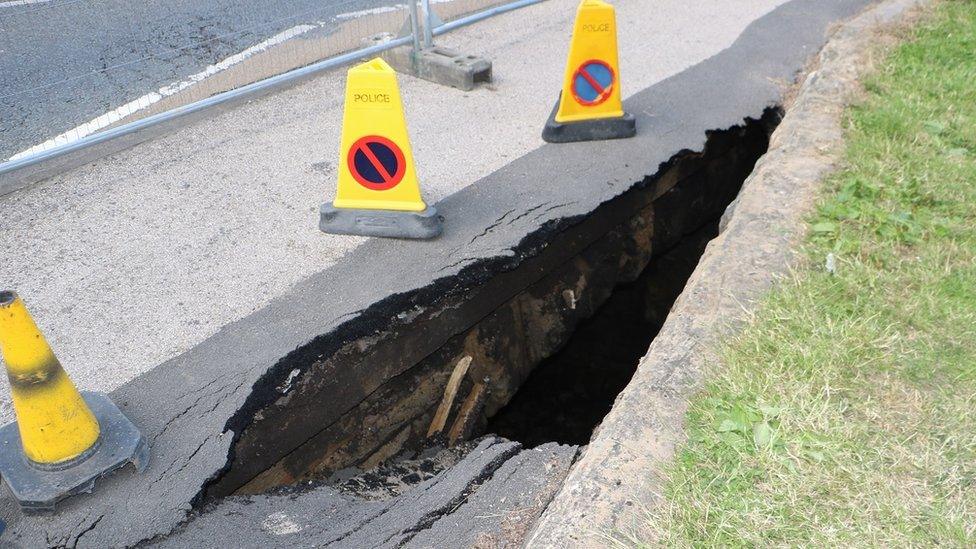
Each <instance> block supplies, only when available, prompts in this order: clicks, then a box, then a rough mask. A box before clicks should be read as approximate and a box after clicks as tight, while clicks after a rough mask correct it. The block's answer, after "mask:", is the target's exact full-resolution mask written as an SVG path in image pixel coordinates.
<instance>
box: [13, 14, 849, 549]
mask: <svg viewBox="0 0 976 549" xmlns="http://www.w3.org/2000/svg"><path fill="white" fill-rule="evenodd" d="M866 3H867V0H791V1H788V2H784V3H783V4H782V5H780V6H776V5H774V4H776V3H775V2H770V3H755V2H748V3H747V2H741V3H738V4H736V5H735V6H724V5H722V6H719V5H716V4H715V3H713V2H700V3H699V2H693V3H688V2H681V3H679V2H664V3H660V4H655V6H654V8H655V9H653V10H652V9H651V8H650V7H649V4H648V3H647V2H644V1H641V0H620V1H619V2H618V3H617V6H618V10H619V13H618V17H619V19H620V35H621V36H620V38H621V58H622V76H623V87H624V94H625V95H626V96H628V98H627V99H626V101H625V107H626V108H627V109H628V110H629V111H630V112H633V113H634V115H635V116H636V118H637V121H638V128H639V130H638V134H637V136H636V137H634V138H632V139H625V140H619V141H614V142H594V143H578V144H568V145H543V144H542V143H541V140H540V138H539V132H540V130H541V126H542V124H543V122H544V120H545V119H546V116H547V115H548V111H549V110H550V109H551V106H552V101H553V100H554V99H555V94H556V90H557V88H558V82H559V81H560V74H561V71H562V64H563V62H564V59H565V48H566V43H567V41H568V37H569V30H568V29H569V27H570V21H571V19H572V17H573V11H574V8H575V2H572V1H568V0H551V1H549V2H546V3H543V4H540V5H537V6H535V7H533V8H529V9H526V10H523V11H520V12H515V13H511V14H508V15H506V16H503V17H499V18H497V19H495V20H493V21H491V22H489V23H486V24H484V25H479V26H475V27H472V28H469V29H467V30H465V31H464V32H461V33H458V34H456V35H453V36H451V37H450V39H449V40H445V41H444V43H445V45H448V46H454V47H456V48H458V49H464V50H465V51H470V52H472V53H477V54H480V55H485V56H487V57H490V58H492V59H493V60H494V61H495V72H496V75H497V77H498V78H497V81H496V83H495V84H494V85H493V86H492V87H491V88H485V89H479V90H477V91H475V92H471V93H463V92H458V91H455V90H446V89H443V88H439V87H437V86H435V85H433V84H429V83H425V82H420V81H417V80H414V79H411V78H401V83H402V89H403V95H404V101H405V104H406V107H407V110H408V113H407V118H408V120H409V121H410V122H411V135H412V136H413V139H414V145H415V147H414V149H415V150H414V152H415V156H416V159H417V162H418V171H419V172H420V177H421V180H422V182H423V183H424V190H425V193H426V196H427V198H428V200H430V201H432V202H433V201H437V202H438V204H437V206H438V209H439V210H440V211H441V212H443V213H444V215H445V218H446V224H445V232H444V234H443V235H442V236H441V237H440V238H439V239H436V240H433V241H425V242H405V241H391V240H379V239H364V238H353V237H333V236H326V235H322V234H320V233H318V231H317V229H316V228H315V221H316V210H317V207H318V205H319V203H321V202H322V201H324V200H329V199H331V197H332V195H333V192H334V185H335V180H334V177H335V173H334V172H335V169H334V166H335V161H336V158H335V157H336V154H337V153H336V148H337V142H338V139H337V138H338V131H339V128H338V124H339V115H338V112H339V109H340V107H341V105H340V102H341V101H340V96H341V89H342V78H341V75H338V76H337V75H323V76H322V77H320V78H317V79H315V80H313V81H311V82H309V83H307V84H305V85H303V86H300V87H296V88H294V89H291V90H288V91H286V92H283V93H279V94H277V95H274V96H270V97H267V98H264V99H261V100H257V101H253V102H251V103H249V104H247V105H245V106H242V107H240V108H237V109H234V110H231V111H229V112H227V113H224V114H222V115H220V116H218V117H215V118H213V119H211V120H208V121H205V122H201V123H199V124H196V125H194V126H191V127H188V128H186V129H184V130H182V131H180V132H177V133H176V134H174V135H172V136H169V137H167V138H163V139H160V140H158V141H155V142H152V143H147V144H143V145H140V146H138V147H135V148H133V149H130V150H128V151H125V152H123V153H119V154H116V155H114V156H112V157H109V158H106V159H103V160H100V161H98V162H96V163H94V164H93V165H91V166H86V167H83V168H79V169H76V170H74V171H72V172H70V173H68V174H65V175H64V176H61V177H58V178H54V179H52V180H50V181H48V182H46V183H44V184H42V185H39V186H36V187H32V188H30V189H26V190H23V191H19V192H17V193H14V194H13V195H11V196H10V197H8V198H6V199H4V200H2V201H0V209H2V214H3V215H2V216H0V219H2V220H3V221H2V223H3V225H0V246H3V249H4V250H5V255H4V258H3V262H2V265H0V269H2V272H0V277H2V278H3V279H4V280H5V281H8V283H9V284H11V285H12V286H14V287H15V288H17V289H20V290H21V292H22V294H23V295H24V297H25V299H26V300H27V301H28V304H29V305H30V304H35V305H36V306H35V307H34V311H35V313H36V315H37V316H38V317H39V320H40V323H41V325H42V326H43V327H44V328H46V329H47V330H48V333H49V335H50V336H51V339H52V343H53V344H54V347H55V350H56V351H57V352H59V353H60V354H61V358H62V361H63V362H64V363H65V366H66V368H67V369H68V370H69V372H71V373H72V374H74V376H75V379H76V380H77V381H78V382H79V385H82V386H85V387H86V388H90V387H92V386H96V387H98V386H101V387H117V388H116V389H115V390H114V391H113V392H112V397H113V399H114V400H115V401H116V402H118V403H119V405H120V407H122V409H123V410H124V411H125V412H126V413H127V414H128V415H129V416H130V418H131V419H132V420H133V422H134V423H135V424H136V425H138V426H139V427H140V428H142V429H143V432H144V433H145V434H146V436H147V437H148V438H149V439H150V441H151V445H152V452H153V458H152V459H153V461H152V463H151V464H150V466H149V470H148V471H147V472H146V473H145V474H143V475H136V474H134V473H133V472H132V471H121V472H119V473H117V474H115V475H113V476H112V477H110V478H106V479H102V481H101V482H100V484H99V485H98V486H97V488H96V491H95V493H94V494H91V495H87V496H82V497H78V498H74V499H72V500H69V501H66V502H64V504H63V505H62V507H61V508H60V511H59V514H58V515H56V516H54V517H42V518H24V517H22V516H21V515H20V513H19V511H18V510H16V508H15V506H14V504H13V502H12V501H11V500H10V498H9V497H6V496H5V497H0V517H2V519H3V520H4V521H6V522H7V525H8V530H7V532H6V534H5V539H4V541H9V542H11V543H14V544H17V543H19V544H21V545H23V546H35V545H43V544H45V543H47V544H48V545H51V544H64V545H68V546H95V547H103V546H123V545H133V544H136V543H139V542H141V541H144V540H147V539H150V538H154V537H156V539H162V538H163V537H165V536H166V535H168V534H170V533H172V532H173V531H174V529H175V528H177V527H178V525H179V524H180V523H181V522H183V521H184V520H185V518H186V517H187V514H188V513H190V512H192V511H194V509H198V507H199V504H200V502H201V498H202V497H203V496H204V495H205V492H204V491H205V488H206V487H207V486H210V482H211V481H212V480H213V479H215V478H218V477H220V476H221V474H222V471H224V470H225V469H224V467H225V466H226V465H227V463H228V459H230V458H231V456H230V455H229V452H230V450H231V448H232V445H233V443H234V441H235V437H236V435H239V434H240V432H241V429H242V428H243V427H245V426H247V425H249V424H252V423H253V422H255V421H258V414H259V413H263V412H265V411H267V410H268V409H269V408H270V407H267V405H268V404H269V403H271V402H277V401H278V400H279V399H283V400H287V399H288V398H290V395H288V394H283V392H284V393H287V392H288V391H289V390H291V387H292V384H291V382H290V381H291V380H292V379H293V378H294V382H295V384H296V386H301V385H302V384H306V383H309V384H314V383H315V382H317V381H319V379H310V378H312V377H313V376H310V375H305V373H308V372H311V371H313V369H312V368H310V365H311V364H312V363H315V362H316V361H318V360H319V359H320V358H322V357H324V356H327V355H328V356H331V354H332V353H334V352H335V349H336V348H337V346H338V345H341V344H344V343H350V342H353V341H361V340H363V339H366V337H367V336H371V335H373V334H381V333H384V332H383V330H387V332H385V333H390V332H391V331H396V330H405V329H409V328H417V327H418V326H417V325H419V324H421V323H423V328H424V334H425V335H426V336H427V338H426V340H424V341H418V340H415V341H413V342H412V345H411V346H405V347H403V348H397V349H395V350H396V352H398V353H399V355H400V356H397V357H392V358H390V357H388V360H387V361H383V362H382V363H380V366H386V365H387V362H388V363H389V367H390V369H393V368H409V367H410V366H411V365H413V364H416V363H417V362H418V361H419V360H421V359H422V358H423V357H425V356H427V355H429V354H430V353H433V352H434V351H435V350H437V349H438V348H439V347H440V346H443V345H444V342H445V341H446V340H447V339H448V338H450V337H451V336H453V335H455V334H457V333H458V331H457V330H458V329H465V328H466V327H470V324H468V325H467V326H464V327H459V326H458V323H460V322H470V323H474V322H477V321H478V320H479V319H481V318H484V316H485V315H486V314H488V313H489V312H491V310H493V309H492V307H497V306H498V305H499V303H498V302H495V301H492V299H500V300H504V299H509V298H510V297H511V294H505V295H495V294H503V293H504V292H506V291H510V292H517V291H519V290H520V289H522V288H524V287H518V288H506V287H503V285H502V283H501V282H499V283H498V284H495V285H492V283H494V282H495V281H496V280H498V279H499V278H504V277H498V276H497V275H498V274H500V273H503V272H511V270H512V269H513V268H514V267H516V266H525V267H527V268H525V269H520V272H521V273H523V274H524V273H527V272H530V271H531V272H532V273H536V274H537V276H538V277H542V276H543V275H544V273H546V272H547V269H553V268H554V267H555V266H556V265H560V264H562V263H563V262H565V261H569V259H570V258H571V257H573V255H574V254H577V253H579V251H580V247H582V246H585V245H586V244H587V243H589V242H592V241H593V240H592V239H595V238H597V237H598V234H605V233H597V231H598V230H600V228H601V227H604V228H603V229H602V230H604V231H605V230H606V228H605V227H606V226H612V225H609V223H611V222H617V221H618V219H619V218H618V217H614V215H613V214H614V212H615V211H616V210H614V209H613V208H609V207H608V208H601V205H605V204H607V203H608V201H611V200H612V199H614V198H615V197H618V196H620V195H621V194H622V193H625V192H627V191H629V190H631V189H633V188H634V187H635V186H637V185H638V184H640V183H642V182H645V181H649V179H648V176H652V175H654V174H656V173H657V172H658V171H659V170H660V166H661V164H662V163H663V162H666V161H667V160H668V159H669V158H672V157H673V156H674V155H675V154H676V153H678V152H679V151H682V150H693V151H694V150H701V149H702V147H703V146H704V143H705V141H706V132H707V131H708V130H710V129H720V128H729V127H731V126H734V125H737V124H741V122H742V119H743V118H744V117H754V118H755V117H758V116H760V115H761V114H762V113H763V112H764V111H765V109H766V108H767V107H769V106H770V105H773V104H776V103H778V102H780V101H781V100H782V94H783V89H784V88H783V84H786V83H788V82H790V81H791V80H792V78H793V76H794V75H795V73H796V72H797V71H798V70H800V69H801V68H802V67H803V65H804V63H805V61H806V60H807V58H808V56H809V55H810V54H812V53H814V52H815V51H816V50H817V49H818V48H819V47H820V46H821V45H822V44H823V40H824V37H825V31H826V29H827V27H828V26H829V25H830V23H831V22H832V21H835V20H837V19H840V18H843V17H846V16H849V15H851V14H853V13H855V12H856V11H858V10H859V9H860V7H862V6H863V5H864V4H866ZM651 181H652V183H653V184H654V185H655V187H654V189H656V190H660V192H664V189H663V188H658V187H657V184H658V183H660V182H653V180H651ZM611 204H613V203H611ZM595 211H596V212H598V213H599V214H598V215H596V214H594V215H592V216H590V217H587V219H586V220H585V221H582V219H583V218H584V217H586V216H589V215H590V214H593V212H595ZM618 213H619V212H618ZM608 218H612V219H608ZM591 221H593V223H590V222H591ZM603 224H607V225H603ZM587 231H589V232H587ZM573 246H577V247H575V248H574V247H573ZM536 267H538V269H537V270H533V269H534V268H536ZM521 283H524V284H526V285H527V284H530V283H532V281H531V280H522V281H521ZM488 286H490V287H489V288H488V289H487V290H485V288H486V287H488ZM482 290H484V291H485V292H486V293H485V294H477V292H479V291H482ZM475 295H477V297H478V299H475V298H474V297H472V298H470V299H466V298H467V297H468V296H475ZM429 302H433V303H434V305H432V306H430V307H427V308H425V307H424V306H422V305H421V306H418V304H426V303H429ZM438 307H443V308H438ZM448 307H453V308H451V309H450V314H447V315H444V314H442V313H443V312H444V311H445V310H448V309H446V308H448ZM418 315H419V316H418ZM418 339H419V338H418ZM399 372H402V370H399ZM324 373H325V375H323V376H322V378H321V379H324V380H325V381H326V382H329V381H332V380H339V381H342V380H345V379H346V378H345V377H343V376H344V375H345V376H348V375H351V374H348V373H347V372H336V371H334V370H333V371H327V370H326V371H325V372H324ZM396 373H398V372H391V375H396ZM337 374H338V375H337ZM380 377H382V376H380ZM367 381H369V382H376V383H379V381H381V380H367ZM300 390H301V389H296V391H300ZM292 394H296V393H292ZM330 396H335V397H336V399H341V398H342V395H341V394H335V395H332V394H331V393H330ZM336 399H328V402H323V406H322V407H323V408H325V407H331V408H333V409H332V410H331V411H330V412H329V413H330V414H332V415H331V416H329V417H323V418H322V421H323V424H324V425H328V424H330V422H335V421H337V418H338V417H340V415H341V414H342V413H344V412H345V411H347V410H348V409H349V408H348V407H345V408H343V406H346V405H347V404H348V405H349V406H352V405H354V404H349V403H341V405H339V404H337V405H335V406H332V404H333V403H332V400H336ZM315 411H316V412H318V410H315ZM280 444H281V441H280V440H277V439H275V440H269V441H268V446H269V447H271V446H273V447H274V448H273V449H274V450H278V449H279V448H278V446H279V445H280ZM286 450H287V449H286ZM405 511H406V512H407V514H409V511H410V509H406V510H405ZM408 518H409V517H408ZM445 518H446V517H445ZM440 520H444V518H441V519H440ZM422 524H425V525H426V524H427V521H426V520H424V521H422ZM254 526H255V527H259V526H260V525H257V524H255V525H254ZM445 526H447V524H445ZM393 527H394V525H392V524H390V528H393ZM384 528H386V526H384ZM282 543H287V540H283V541H282Z"/></svg>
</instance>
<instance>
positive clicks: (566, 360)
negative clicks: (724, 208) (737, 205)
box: [486, 220, 718, 447]
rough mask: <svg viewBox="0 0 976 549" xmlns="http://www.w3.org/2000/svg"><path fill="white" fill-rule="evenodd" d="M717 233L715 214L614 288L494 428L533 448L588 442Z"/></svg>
mask: <svg viewBox="0 0 976 549" xmlns="http://www.w3.org/2000/svg"><path fill="white" fill-rule="evenodd" d="M717 234H718V220H713V221H712V222H710V223H708V224H707V225H706V226H704V227H702V228H701V229H699V230H698V231H696V232H695V233H693V234H691V235H687V236H685V237H684V238H682V239H681V241H680V242H678V244H676V245H675V246H674V247H673V248H671V249H670V250H668V251H666V252H664V253H663V254H661V255H660V256H658V257H656V258H654V259H652V260H651V262H650V263H649V264H648V266H647V268H645V269H644V271H643V272H642V273H641V275H640V277H639V278H638V279H637V280H636V281H634V282H632V283H627V284H622V285H620V286H617V287H616V288H614V290H613V293H612V294H611V295H610V297H609V298H608V299H607V302H606V303H605V304H604V305H603V306H601V307H600V308H599V310H597V312H596V314H595V315H594V316H593V317H591V318H589V319H588V320H586V321H584V322H582V323H581V324H580V326H579V327H578V328H577V329H576V331H575V332H573V335H572V336H571V337H570V339H569V341H568V342H567V343H566V345H565V347H563V348H562V349H561V350H559V351H558V352H557V353H556V354H555V355H553V356H551V357H549V358H547V359H545V360H543V361H542V362H541V363H540V364H539V365H538V366H537V367H536V368H535V369H534V370H533V371H532V374H531V375H530V376H529V378H528V379H527V380H526V381H525V383H523V384H522V386H521V387H520V388H519V390H518V392H517V393H516V394H515V396H514V397H513V398H512V400H511V401H510V402H509V403H508V405H506V406H505V407H504V408H502V409H501V410H499V411H498V413H497V414H495V415H494V416H493V417H491V418H490V419H489V420H488V424H487V427H486V431H487V432H489V433H494V434H497V435H500V436H502V437H505V438H507V439H511V440H515V441H518V442H521V443H522V444H523V445H524V446H526V447H535V446H538V445H540V444H544V443H546V442H558V443H561V444H575V445H584V444H587V443H588V442H589V440H590V436H591V435H592V434H593V429H594V428H595V427H596V426H597V425H599V424H600V421H601V420H602V419H603V417H604V416H606V414H607V412H609V411H610V408H611V407H612V406H613V401H614V399H615V398H616V397H617V395H618V394H619V393H620V392H621V391H622V390H623V389H624V387H626V386H627V383H629V382H630V378H631V377H632V376H633V375H634V372H635V371H636V369H637V365H638V363H639V362H640V359H641V358H642V357H643V356H644V353H645V352H646V351H647V348H648V346H650V344H651V341H653V339H654V337H655V336H656V335H657V333H658V331H659V330H660V329H661V326H662V325H663V324H664V320H665V319H666V318H667V315H668V312H669V311H670V310H671V306H672V305H673V304H674V301H675V300H676V299H677V297H678V295H679V294H680V293H681V290H682V289H683V288H684V286H685V283H686V282H687V281H688V277H689V276H691V273H692V272H693V271H694V269H695V266H696V265H697V264H698V260H699V258H700V257H701V255H702V253H703V252H704V250H705V245H706V244H708V241H709V240H711V239H712V238H714V237H715V236H716V235H717Z"/></svg>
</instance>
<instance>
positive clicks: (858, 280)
mask: <svg viewBox="0 0 976 549" xmlns="http://www.w3.org/2000/svg"><path fill="white" fill-rule="evenodd" d="M865 88H866V92H867V93H866V96H865V98H864V99H863V100H862V101H861V102H860V103H859V104H858V105H856V106H854V107H852V108H851V109H850V110H849V114H848V119H847V131H846V139H847V153H846V164H845V167H844V168H843V169H842V170H841V171H840V172H838V173H837V174H836V175H835V176H833V177H832V178H831V179H830V180H829V181H828V182H827V184H826V187H825V191H824V194H823V198H822V200H821V202H820V204H819V206H818V210H817V212H816V214H815V215H814V216H813V217H812V218H811V219H810V221H809V223H810V236H809V237H808V240H807V242H806V244H805V248H804V257H805V260H804V262H803V264H802V265H801V266H800V267H799V268H798V269H797V271H796V272H795V273H794V276H793V277H791V278H790V279H788V280H785V281H783V283H782V284H780V285H779V286H778V287H777V288H776V289H775V290H774V291H773V292H772V293H771V294H770V295H769V296H768V297H767V298H766V299H765V301H764V302H763V304H762V305H761V306H760V307H759V308H758V310H757V312H756V313H755V316H754V318H753V319H752V320H751V322H750V323H749V324H748V325H747V326H746V327H745V328H744V330H743V331H742V332H741V334H740V335H739V337H737V338H736V339H735V340H734V341H731V342H729V343H728V345H727V347H726V348H725V350H724V352H723V363H722V365H721V368H716V370H715V371H713V372H710V376H709V380H708V381H707V384H706V385H705V387H704V388H703V390H702V392H701V393H699V394H698V395H697V396H696V397H695V399H694V400H693V402H692V406H691V410H690V413H689V416H688V433H689V441H688V442H687V444H686V445H685V446H684V447H683V449H682V450H681V451H680V452H679V454H678V457H677V459H676V461H675V463H674V465H673V466H672V468H671V469H670V471H669V473H668V474H669V479H670V480H669V483H668V488H667V491H666V496H667V503H666V504H664V505H663V506H661V507H660V508H659V509H656V510H654V511H653V513H652V515H651V516H650V517H649V518H648V521H647V531H646V532H644V533H642V534H641V535H640V536H638V538H639V540H630V541H636V542H637V544H638V545H641V544H649V543H650V542H647V541H646V540H654V541H653V543H654V544H655V545H656V544H661V545H667V546H712V545H722V546H770V545H773V546H782V545H791V546H793V545H814V546H837V545H840V546H890V547H902V546H918V545H944V546H968V547H973V546H976V2H973V1H971V0H970V1H958V0H957V1H946V2H943V3H941V4H939V5H938V6H937V8H936V9H935V10H934V13H933V14H932V15H931V16H930V17H927V18H926V19H925V20H924V21H923V22H922V23H921V24H920V25H919V26H918V27H917V28H915V29H914V30H913V31H911V33H910V37H909V39H908V41H906V42H905V43H903V44H901V45H900V46H898V47H896V48H894V49H893V50H892V51H891V52H890V54H889V55H888V56H887V57H886V59H885V60H884V61H883V62H882V63H881V64H880V65H879V67H878V68H877V71H876V73H875V74H874V75H873V76H871V77H869V78H868V79H866V81H865ZM828 258H829V259H828ZM640 540H644V541H640Z"/></svg>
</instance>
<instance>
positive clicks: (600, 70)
mask: <svg viewBox="0 0 976 549" xmlns="http://www.w3.org/2000/svg"><path fill="white" fill-rule="evenodd" d="M620 98H621V94H620V66H619V63H618V61H617V20H616V15H615V13H614V9H613V6H612V5H610V4H608V3H606V2H603V1H602V0H582V2H581V3H580V5H579V7H578V8H577V10H576V23H575V24H574V26H573V38H572V41H571V43H570V47H569V58H568V59H567V61H566V72H565V76H564V78H563V86H562V92H561V93H560V94H559V100H558V101H557V102H556V107H555V108H554V109H553V111H552V114H551V115H550V116H549V121H548V122H546V126H545V129H543V131H542V138H543V139H545V140H546V141H549V142H551V143H567V142H571V141H594V140H602V139H619V138H622V137H633V136H634V135H635V134H636V133H637V123H636V121H635V119H634V117H633V115H630V114H628V113H626V112H624V109H623V102H622V101H621V99H620Z"/></svg>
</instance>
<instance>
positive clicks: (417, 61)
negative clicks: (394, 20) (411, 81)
mask: <svg viewBox="0 0 976 549" xmlns="http://www.w3.org/2000/svg"><path fill="white" fill-rule="evenodd" d="M392 39H393V35H391V34H389V33H381V34H377V35H375V36H371V37H369V38H367V39H366V44H367V45H369V46H373V45H376V44H382V43H383V42H387V41H389V40H392ZM380 57H382V58H383V60H384V61H386V62H387V63H389V64H390V66H391V67H393V69H394V70H396V71H397V72H400V73H404V74H409V75H411V76H416V77H417V78H422V79H424V80H427V81H429V82H434V83H435V84H441V85H444V86H450V87H452V88H458V89H460V90H464V91H471V90H473V89H474V88H475V87H476V86H477V85H478V84H487V83H489V82H491V61H489V60H487V59H485V58H483V57H478V56H476V55H467V54H464V53H461V52H458V51H455V50H452V49H450V48H444V47H441V46H431V47H429V48H423V49H421V50H420V51H419V52H417V56H416V58H415V57H414V54H413V49H412V48H410V47H408V46H403V47H400V48H393V49H392V50H388V51H385V52H383V53H381V54H380Z"/></svg>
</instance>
